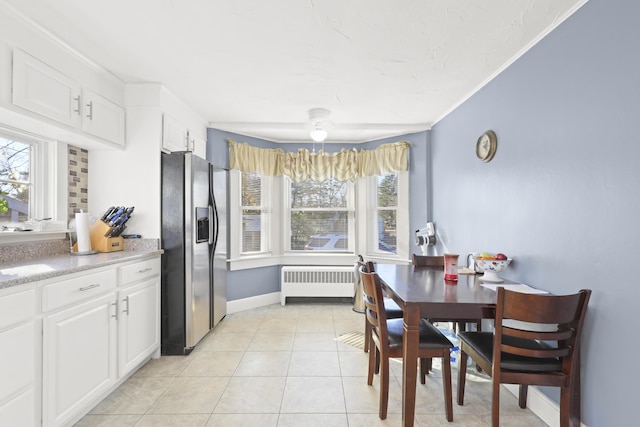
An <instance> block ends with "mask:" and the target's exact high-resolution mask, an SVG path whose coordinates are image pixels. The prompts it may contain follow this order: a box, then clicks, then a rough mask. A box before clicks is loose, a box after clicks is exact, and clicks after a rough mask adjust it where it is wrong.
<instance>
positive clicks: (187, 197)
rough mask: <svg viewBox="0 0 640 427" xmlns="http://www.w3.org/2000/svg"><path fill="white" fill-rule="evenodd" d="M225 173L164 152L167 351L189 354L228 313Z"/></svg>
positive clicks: (163, 299)
mask: <svg viewBox="0 0 640 427" xmlns="http://www.w3.org/2000/svg"><path fill="white" fill-rule="evenodd" d="M226 177H227V175H226V171H225V170H221V169H217V168H213V166H212V165H211V164H210V163H209V162H208V161H206V160H204V159H201V158H199V157H198V156H196V155H194V154H192V153H188V152H183V153H170V154H168V153H162V207H161V217H162V220H161V222H162V234H161V246H162V249H163V250H164V253H163V255H162V295H161V304H162V307H161V311H162V323H161V335H162V341H161V349H162V353H163V354H167V355H178V354H189V353H190V352H191V351H192V350H193V348H194V347H195V346H196V344H197V343H198V342H199V341H200V340H201V339H202V338H203V337H204V336H205V335H206V334H207V333H208V332H209V330H210V329H211V328H213V327H214V326H215V325H216V324H217V323H218V322H219V321H220V320H221V319H222V318H223V317H224V316H225V315H226V247H227V245H226V243H227V237H226V234H227V233H226V230H227V228H226V199H227V191H226V188H227V179H226Z"/></svg>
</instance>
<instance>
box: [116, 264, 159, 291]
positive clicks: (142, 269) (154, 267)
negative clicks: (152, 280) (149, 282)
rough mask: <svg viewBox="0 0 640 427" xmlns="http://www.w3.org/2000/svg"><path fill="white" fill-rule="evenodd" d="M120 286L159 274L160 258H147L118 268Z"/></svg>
mask: <svg viewBox="0 0 640 427" xmlns="http://www.w3.org/2000/svg"><path fill="white" fill-rule="evenodd" d="M118 270H119V272H120V273H119V275H120V277H119V278H120V281H119V283H120V286H122V285H128V284H129V283H133V282H137V281H138V280H142V279H146V278H147V277H152V276H155V275H156V274H160V258H153V259H147V260H144V261H140V262H136V263H135V264H129V265H125V266H122V267H119V268H118Z"/></svg>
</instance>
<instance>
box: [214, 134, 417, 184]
mask: <svg viewBox="0 0 640 427" xmlns="http://www.w3.org/2000/svg"><path fill="white" fill-rule="evenodd" d="M227 141H228V142H229V167H230V168H231V169H238V170H240V171H243V172H252V173H259V174H261V175H267V176H279V175H286V176H288V177H290V178H291V180H292V181H294V182H302V181H305V180H309V179H310V180H313V181H317V182H322V181H325V180H327V179H329V178H334V179H336V180H338V181H348V180H351V181H352V180H354V179H355V177H356V176H378V175H385V174H388V173H396V172H403V171H407V170H409V147H410V146H411V144H410V143H408V142H405V141H403V142H395V143H392V144H383V145H380V146H379V147H377V148H375V149H373V150H360V151H358V150H356V149H355V148H353V149H350V150H347V149H342V150H340V151H339V152H337V153H325V152H324V151H322V150H320V151H318V152H317V153H309V150H307V149H304V148H301V149H299V150H298V152H285V151H284V150H283V149H281V148H271V149H270V148H259V147H253V146H251V145H249V144H247V143H246V142H243V143H239V142H236V141H234V140H232V139H230V138H229V139H228V140H227Z"/></svg>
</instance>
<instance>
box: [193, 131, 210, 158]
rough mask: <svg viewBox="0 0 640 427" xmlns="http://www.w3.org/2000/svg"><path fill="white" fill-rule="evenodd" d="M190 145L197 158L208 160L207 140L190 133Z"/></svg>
mask: <svg viewBox="0 0 640 427" xmlns="http://www.w3.org/2000/svg"><path fill="white" fill-rule="evenodd" d="M189 143H190V144H191V151H193V152H194V153H195V155H196V156H198V157H202V158H203V159H206V158H207V140H206V139H204V138H200V137H199V136H197V135H196V134H191V132H190V133H189Z"/></svg>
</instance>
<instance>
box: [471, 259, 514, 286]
mask: <svg viewBox="0 0 640 427" xmlns="http://www.w3.org/2000/svg"><path fill="white" fill-rule="evenodd" d="M474 262H475V263H476V267H477V269H478V270H480V271H482V272H484V275H483V276H482V279H481V280H482V281H483V282H494V283H502V282H504V280H503V279H501V278H500V276H498V273H500V272H502V271H504V270H506V268H507V266H508V265H509V264H510V263H511V258H508V257H507V256H506V255H505V254H500V253H499V254H495V255H491V254H489V253H481V254H480V255H476V256H475V257H474Z"/></svg>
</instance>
